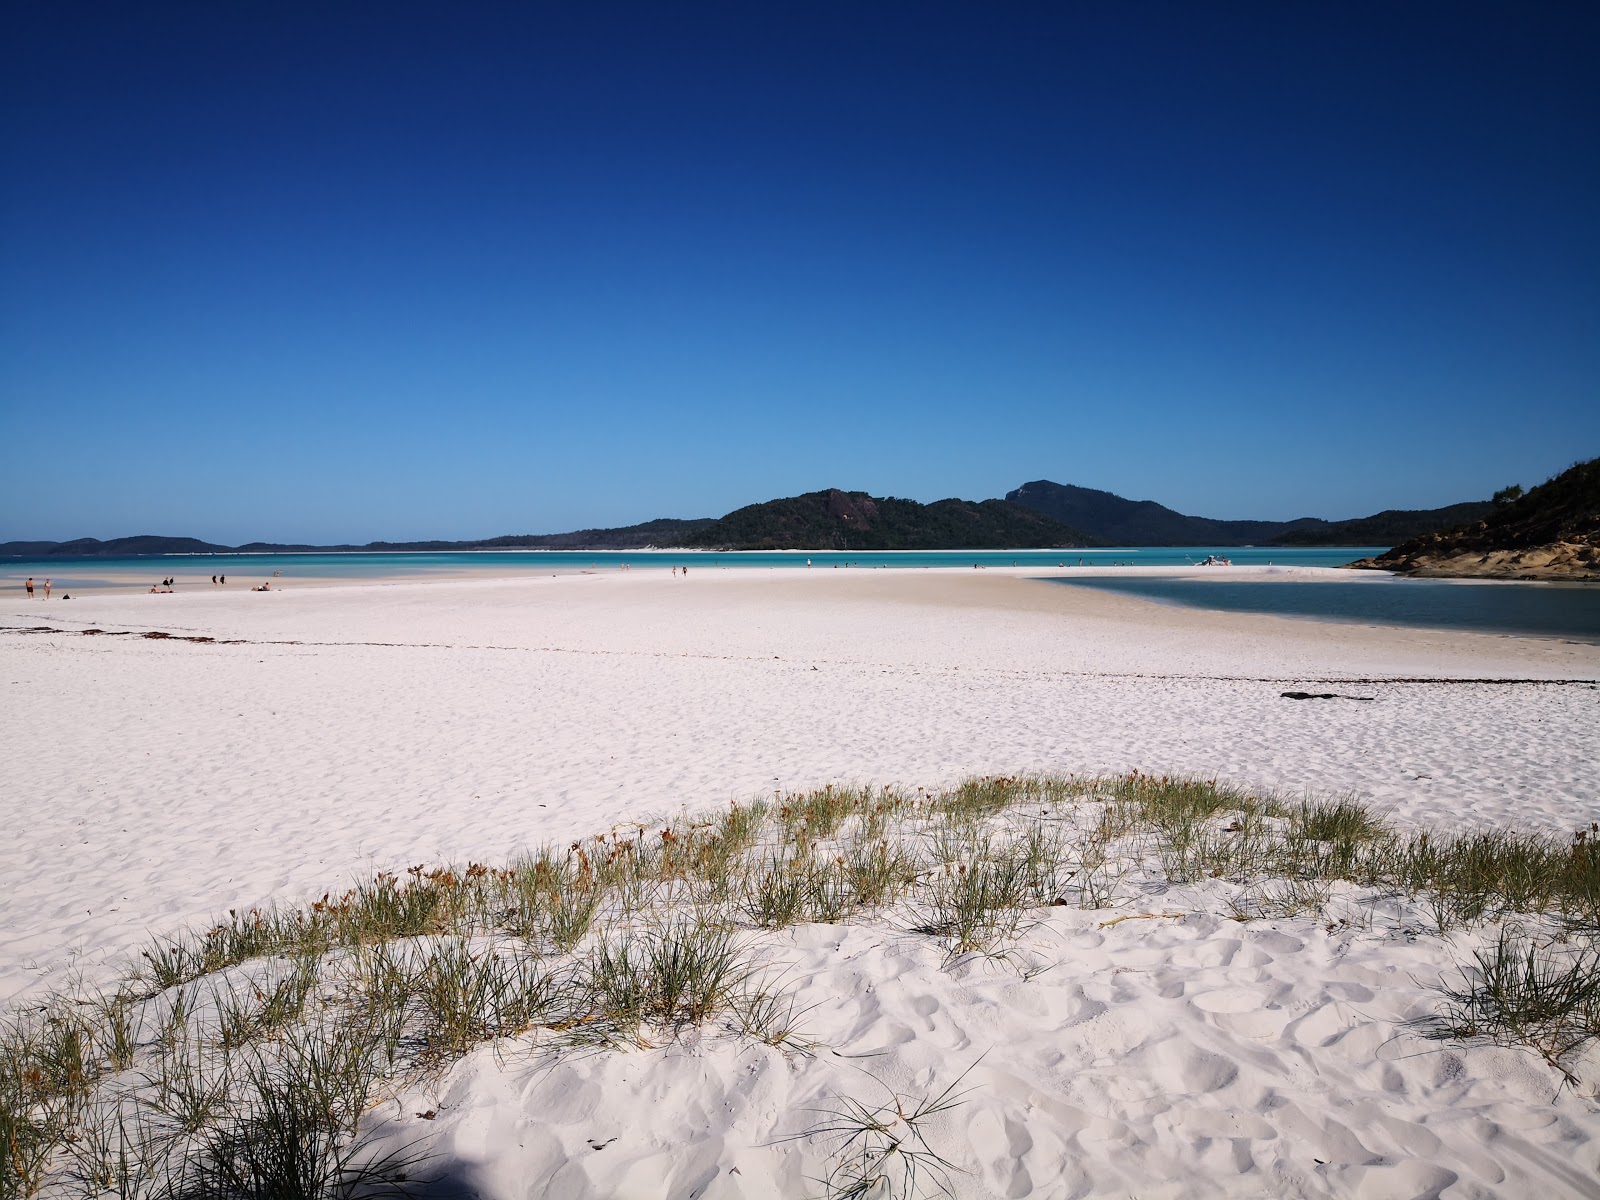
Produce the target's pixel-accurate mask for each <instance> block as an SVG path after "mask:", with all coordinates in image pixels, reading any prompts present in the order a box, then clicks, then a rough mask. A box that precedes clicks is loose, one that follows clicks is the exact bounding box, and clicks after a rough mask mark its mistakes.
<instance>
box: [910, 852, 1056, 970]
mask: <svg viewBox="0 0 1600 1200" xmlns="http://www.w3.org/2000/svg"><path fill="white" fill-rule="evenodd" d="M962 845H963V843H961V842H955V843H952V844H951V845H950V846H948V847H947V848H946V849H945V852H944V853H943V854H942V855H941V858H942V859H943V861H942V863H941V864H940V866H939V867H938V868H937V869H936V870H935V871H934V872H933V875H932V878H931V880H930V882H929V885H928V887H927V888H926V889H924V890H923V891H922V892H920V893H919V894H918V895H917V897H916V898H915V901H914V902H915V903H918V904H919V905H920V912H919V917H918V919H917V921H916V923H915V924H914V925H913V926H912V928H913V930H914V931H915V932H917V933H925V934H931V935H933V936H935V937H939V938H941V939H943V941H944V942H945V945H946V947H947V948H948V950H949V952H950V955H951V956H952V957H955V956H958V955H962V954H968V953H974V952H976V953H985V954H987V953H991V952H992V951H993V950H994V949H995V948H996V947H997V946H998V945H999V944H1000V943H1001V942H1003V941H1006V940H1008V939H1010V938H1012V937H1014V936H1015V935H1016V934H1017V932H1018V930H1019V929H1020V928H1021V927H1022V923H1023V917H1024V910H1025V909H1026V908H1028V907H1029V906H1030V904H1031V902H1032V893H1031V891H1030V889H1029V864H1028V858H1027V853H1026V851H1025V850H1022V851H1019V850H1018V848H1017V846H1016V845H1015V844H1014V843H1011V844H1006V845H1003V846H996V845H995V844H993V843H992V841H991V840H990V839H989V837H988V836H986V835H985V836H983V837H979V838H975V839H972V840H971V841H970V842H968V843H966V849H965V851H964V852H962V851H961V850H960V847H961V846H962Z"/></svg>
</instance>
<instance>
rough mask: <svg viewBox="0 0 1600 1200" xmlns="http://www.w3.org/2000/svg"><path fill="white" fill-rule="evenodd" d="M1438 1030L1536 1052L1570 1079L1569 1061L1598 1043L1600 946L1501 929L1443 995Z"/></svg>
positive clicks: (1569, 1080)
mask: <svg viewBox="0 0 1600 1200" xmlns="http://www.w3.org/2000/svg"><path fill="white" fill-rule="evenodd" d="M1445 996H1446V1006H1445V1009H1444V1013H1443V1017H1442V1020H1441V1021H1440V1022H1439V1023H1438V1024H1437V1025H1436V1027H1435V1033H1436V1034H1443V1035H1444V1036H1448V1037H1451V1038H1455V1039H1458V1040H1477V1039H1483V1040H1487V1041H1492V1042H1496V1043H1499V1044H1504V1045H1520V1046H1527V1047H1530V1048H1532V1049H1533V1050H1535V1051H1537V1052H1538V1053H1539V1054H1540V1055H1542V1056H1543V1057H1544V1059H1545V1060H1546V1061H1547V1062H1549V1063H1550V1064H1551V1065H1552V1066H1553V1067H1555V1068H1556V1069H1557V1070H1559V1071H1561V1073H1562V1075H1563V1076H1564V1077H1565V1078H1566V1079H1567V1080H1568V1082H1576V1076H1574V1075H1573V1074H1572V1072H1571V1071H1570V1070H1569V1068H1568V1063H1569V1062H1570V1061H1571V1060H1572V1058H1574V1057H1575V1056H1576V1055H1577V1054H1578V1053H1579V1052H1580V1051H1582V1050H1583V1049H1584V1048H1585V1047H1587V1046H1588V1045H1590V1044H1592V1043H1594V1042H1597V1041H1600V946H1596V945H1594V944H1592V943H1588V944H1585V943H1573V942H1569V941H1560V940H1555V939H1549V938H1545V939H1540V938H1537V937H1535V936H1533V935H1531V934H1529V933H1527V932H1526V931H1524V930H1523V929H1521V928H1517V927H1510V928H1502V929H1501V930H1500V932H1499V935H1498V936H1497V938H1496V940H1495V942H1494V943H1493V944H1492V945H1491V946H1489V947H1487V948H1485V949H1483V950H1478V951H1476V952H1475V953H1474V954H1473V965H1472V966H1470V967H1468V968H1467V969H1466V971H1465V972H1464V979H1463V982H1462V983H1461V984H1460V985H1459V986H1457V987H1453V988H1450V989H1448V990H1447V991H1446V992H1445Z"/></svg>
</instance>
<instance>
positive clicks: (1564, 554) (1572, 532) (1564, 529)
mask: <svg viewBox="0 0 1600 1200" xmlns="http://www.w3.org/2000/svg"><path fill="white" fill-rule="evenodd" d="M1496 500H1497V503H1495V504H1494V505H1492V506H1491V511H1490V512H1489V514H1488V515H1487V516H1485V517H1484V518H1483V519H1482V520H1480V521H1476V522H1474V523H1472V524H1470V525H1466V526H1463V527H1461V528H1459V529H1455V530H1452V531H1450V532H1447V533H1433V534H1427V535H1425V536H1423V537H1419V538H1413V539H1412V540H1411V541H1408V542H1404V543H1402V544H1401V545H1398V546H1396V547H1395V548H1394V549H1393V550H1390V551H1389V552H1388V553H1387V554H1382V555H1379V556H1378V557H1377V558H1375V559H1363V560H1362V561H1361V562H1360V563H1353V564H1351V565H1352V566H1367V567H1380V568H1384V569H1387V570H1393V571H1405V572H1408V573H1412V574H1423V575H1484V576H1500V577H1511V578H1525V579H1596V578H1600V458H1591V459H1589V460H1588V461H1587V462H1580V463H1576V464H1574V465H1573V466H1571V467H1568V468H1567V469H1566V470H1565V471H1563V472H1561V474H1559V475H1557V476H1555V477H1554V478H1553V479H1549V480H1546V481H1545V482H1544V483H1542V484H1540V485H1539V486H1538V487H1536V488H1534V489H1532V490H1531V491H1529V492H1527V493H1523V492H1522V489H1521V488H1508V489H1506V491H1504V492H1502V493H1499V495H1498V496H1497V497H1496Z"/></svg>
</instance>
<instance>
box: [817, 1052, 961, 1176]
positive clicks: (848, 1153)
mask: <svg viewBox="0 0 1600 1200" xmlns="http://www.w3.org/2000/svg"><path fill="white" fill-rule="evenodd" d="M970 1071H971V1068H970V1067H969V1068H968V1070H967V1071H963V1072H962V1073H961V1075H960V1076H959V1077H957V1079H956V1080H955V1081H954V1082H953V1083H951V1084H950V1086H949V1087H947V1088H945V1089H944V1090H943V1091H942V1092H939V1093H938V1094H936V1095H933V1096H923V1097H920V1098H912V1097H909V1096H903V1095H901V1094H899V1093H897V1092H893V1091H891V1092H889V1096H888V1099H887V1100H886V1101H885V1102H883V1103H881V1104H876V1105H868V1104H864V1103H862V1102H861V1101H859V1100H855V1099H852V1098H850V1097H841V1098H840V1100H839V1104H838V1107H837V1108H831V1109H827V1110H825V1111H824V1112H823V1114H822V1115H823V1117H824V1118H825V1119H824V1121H823V1123H822V1124H820V1125H818V1126H817V1127H816V1128H814V1129H811V1130H809V1131H808V1132H807V1133H805V1134H804V1135H802V1136H804V1137H806V1138H808V1139H820V1140H823V1141H825V1142H826V1141H831V1142H832V1143H833V1144H834V1151H833V1168H832V1170H831V1171H830V1172H829V1174H828V1176H827V1177H826V1178H825V1179H822V1180H820V1181H819V1182H820V1183H821V1184H822V1187H823V1189H824V1193H825V1195H826V1196H827V1197H828V1200H866V1198H867V1197H885V1198H889V1197H914V1196H923V1195H928V1194H930V1191H936V1192H938V1193H941V1194H944V1195H949V1194H950V1183H951V1176H952V1175H955V1174H960V1173H962V1171H961V1168H960V1167H958V1166H957V1165H956V1164H955V1163H954V1162H953V1161H952V1160H951V1159H949V1158H948V1157H946V1156H945V1155H944V1154H942V1153H940V1151H939V1150H938V1149H936V1148H935V1145H934V1129H933V1127H934V1125H935V1124H936V1123H937V1122H938V1119H939V1118H940V1117H941V1116H943V1115H944V1114H946V1113H948V1112H950V1111H951V1110H952V1109H955V1108H957V1107H959V1106H960V1105H961V1104H963V1103H964V1102H965V1100H966V1095H965V1093H964V1092H962V1091H961V1090H960V1088H961V1084H962V1082H963V1080H965V1079H966V1077H967V1074H968V1073H969V1072H970ZM886 1090H887V1089H886Z"/></svg>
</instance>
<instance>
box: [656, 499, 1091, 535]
mask: <svg viewBox="0 0 1600 1200" xmlns="http://www.w3.org/2000/svg"><path fill="white" fill-rule="evenodd" d="M685 544H686V545H690V546H701V547H706V548H710V549H724V550H955V549H961V550H1011V549H1026V548H1039V547H1056V546H1087V545H1093V544H1095V543H1094V542H1093V540H1092V539H1090V538H1088V537H1086V536H1084V535H1083V534H1081V533H1079V532H1078V531H1077V530H1076V529H1073V528H1071V527H1070V526H1067V525H1064V524H1062V523H1061V522H1059V521H1055V520H1052V519H1051V518H1049V517H1047V516H1044V515H1042V514H1040V513H1037V512H1034V511H1032V510H1031V509H1027V508H1024V507H1022V506H1021V505H1016V504H1011V503H1008V502H1007V501H1004V500H984V501H980V502H977V503H974V502H973V501H971V500H936V501H934V502H933V503H932V504H919V503H918V502H917V501H915V500H902V499H898V498H896V497H893V496H888V497H875V496H869V495H867V493H865V492H844V491H840V490H839V489H838V488H832V489H829V490H828V491H825V492H807V493H806V494H805V495H803V496H789V497H786V498H784V499H780V500H769V501H767V502H766V503H765V504H751V505H748V506H746V507H744V508H740V509H736V510H735V511H733V512H731V513H729V514H728V515H727V516H725V517H723V518H722V519H721V520H720V521H716V522H713V523H712V524H711V525H709V526H707V527H706V528H704V529H702V530H700V531H699V532H697V533H694V534H692V535H690V536H689V537H688V538H687V539H685Z"/></svg>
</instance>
